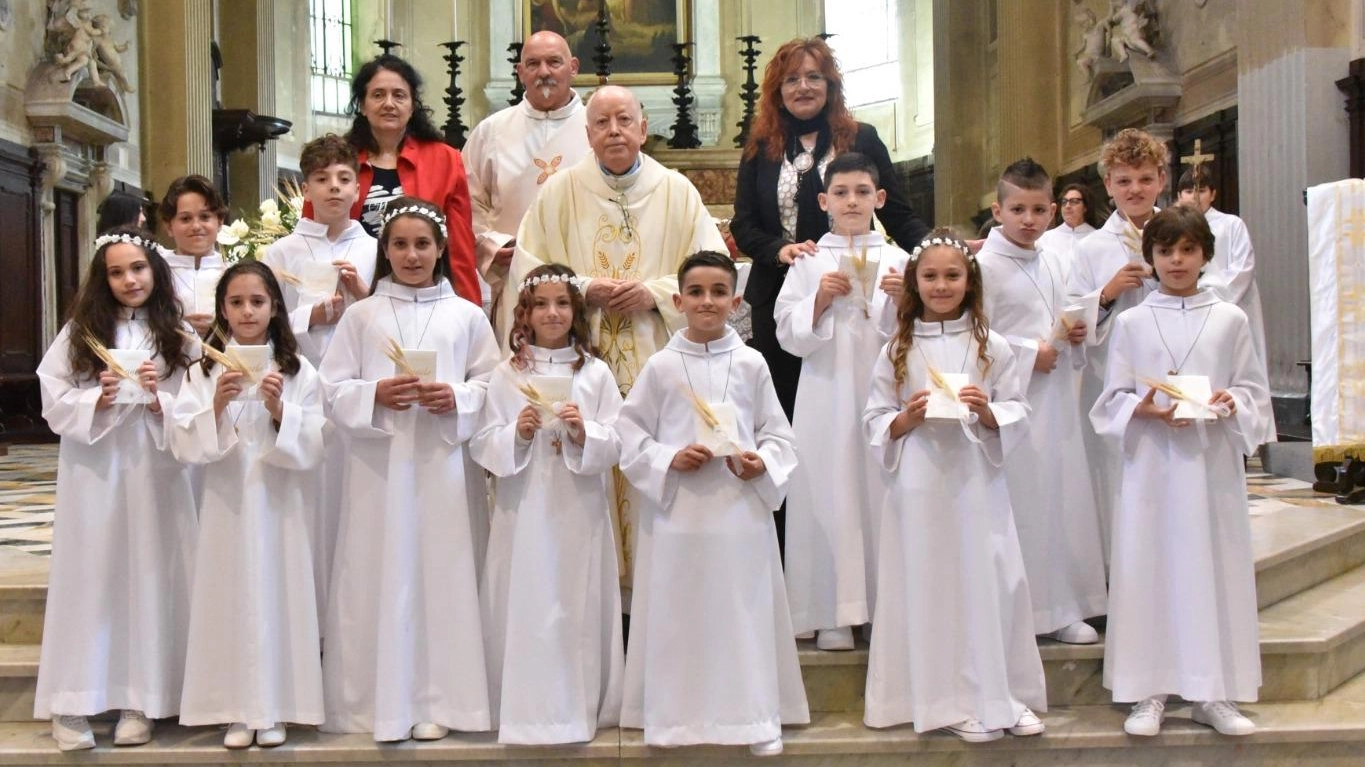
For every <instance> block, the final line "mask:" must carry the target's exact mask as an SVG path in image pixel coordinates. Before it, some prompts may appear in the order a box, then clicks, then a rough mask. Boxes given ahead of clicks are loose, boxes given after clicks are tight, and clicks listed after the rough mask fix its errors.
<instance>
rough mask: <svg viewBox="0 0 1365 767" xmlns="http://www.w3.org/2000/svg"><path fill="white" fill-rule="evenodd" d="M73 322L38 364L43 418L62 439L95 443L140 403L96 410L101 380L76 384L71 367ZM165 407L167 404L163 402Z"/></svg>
mask: <svg viewBox="0 0 1365 767" xmlns="http://www.w3.org/2000/svg"><path fill="white" fill-rule="evenodd" d="M69 332H70V325H67V326H65V327H63V328H62V330H61V332H60V333H58V334H57V338H56V339H55V340H54V341H53V342H52V346H50V347H48V350H47V353H46V354H44V355H43V359H42V362H40V363H38V370H37V373H38V383H39V386H40V389H41V393H42V398H43V418H44V419H46V420H47V426H48V428H49V429H51V430H52V433H54V434H56V435H57V436H59V437H61V438H62V439H71V440H75V441H76V442H79V443H81V444H84V445H93V444H95V443H96V442H98V441H99V440H100V438H101V437H103V436H104V435H106V434H108V433H109V432H110V430H112V429H113V428H114V427H115V426H117V425H118V424H119V423H120V422H122V421H123V419H125V418H129V417H132V416H133V414H134V410H135V409H136V408H139V407H141V406H139V405H114V406H112V407H109V408H105V409H104V410H98V409H96V407H95V406H96V404H98V403H99V399H100V394H101V389H100V386H99V379H98V378H96V379H95V380H94V381H82V382H80V384H78V383H75V382H74V379H75V376H74V374H73V373H72V370H71V362H70V360H71V339H70V338H69V336H68V333H69ZM163 406H164V405H163Z"/></svg>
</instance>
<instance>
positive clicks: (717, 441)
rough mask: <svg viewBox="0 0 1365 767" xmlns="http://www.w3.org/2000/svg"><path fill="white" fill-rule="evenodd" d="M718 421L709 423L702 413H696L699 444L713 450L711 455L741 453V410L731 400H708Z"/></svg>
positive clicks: (708, 404)
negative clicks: (736, 408)
mask: <svg viewBox="0 0 1365 767" xmlns="http://www.w3.org/2000/svg"><path fill="white" fill-rule="evenodd" d="M707 406H708V407H709V408H710V413H711V415H713V416H715V419H716V423H715V424H714V425H712V424H708V423H707V422H706V418H705V417H703V416H702V414H701V413H696V414H695V417H696V419H697V444H698V445H701V446H702V447H705V448H706V449H707V450H710V451H711V455H715V456H722V455H739V454H740V453H741V452H743V451H742V450H740V447H739V412H738V411H737V410H735V406H734V403H731V402H708V403H707Z"/></svg>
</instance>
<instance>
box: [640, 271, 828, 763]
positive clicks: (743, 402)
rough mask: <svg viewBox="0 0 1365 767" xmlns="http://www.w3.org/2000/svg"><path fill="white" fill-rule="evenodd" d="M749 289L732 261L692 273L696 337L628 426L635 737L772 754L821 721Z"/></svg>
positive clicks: (663, 366) (674, 356) (787, 467)
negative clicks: (799, 728)
mask: <svg viewBox="0 0 1365 767" xmlns="http://www.w3.org/2000/svg"><path fill="white" fill-rule="evenodd" d="M735 283H736V272H735V267H734V264H733V262H731V261H730V259H729V257H728V256H725V255H722V254H720V253H715V252H701V253H698V254H695V255H693V256H691V257H689V258H688V259H687V260H686V261H684V262H683V265H682V267H681V269H679V272H678V284H679V286H680V290H681V292H682V295H679V296H675V297H674V299H673V301H674V305H675V307H676V308H677V311H679V312H680V313H682V314H683V315H685V316H686V318H687V328H686V329H684V330H680V331H678V332H677V333H676V334H674V336H673V338H672V340H671V341H669V343H668V345H667V346H666V347H665V348H664V349H662V350H660V351H659V352H658V353H657V354H655V355H654V356H653V357H651V358H650V361H649V363H648V364H646V365H645V368H644V370H643V371H642V372H641V374H640V378H639V379H637V381H636V384H635V386H634V388H632V389H631V392H630V396H629V397H628V398H627V399H626V404H625V407H624V408H623V409H622V410H621V416H620V419H619V420H618V421H617V430H618V431H619V433H620V434H621V443H622V448H621V470H622V472H624V473H625V475H626V478H627V479H629V480H630V482H631V484H632V485H634V486H635V487H636V488H637V489H638V490H639V491H640V493H641V495H643V496H644V497H645V499H646V504H645V507H644V508H643V509H641V510H640V531H639V558H638V560H637V570H636V574H635V604H634V611H633V612H632V616H631V624H632V625H631V635H630V647H629V649H628V652H627V656H626V682H625V700H624V703H623V706H622V710H621V725H622V726H623V727H633V728H642V729H644V731H645V735H644V737H645V743H647V744H649V745H652V746H682V745H690V744H696V743H717V744H731V745H743V744H748V745H749V748H750V751H751V752H753V753H754V754H756V755H764V756H766V755H775V754H780V753H781V752H782V725H783V724H801V723H806V722H808V721H809V720H810V712H809V710H808V708H807V705H806V691H805V688H804V687H803V686H802V682H801V667H800V663H799V661H798V660H797V656H796V640H795V638H794V637H793V634H792V626H791V617H790V614H789V613H788V609H787V594H786V589H785V588H784V587H783V581H782V564H781V561H780V558H779V556H778V551H777V528H776V524H775V523H774V521H773V510H775V509H776V508H777V507H778V506H779V505H781V503H782V496H783V494H784V492H785V491H786V486H787V482H788V479H789V477H790V475H791V471H792V468H793V467H794V466H795V464H796V454H795V451H794V450H793V449H792V432H791V427H790V426H789V425H788V423H787V418H786V416H785V415H784V414H783V412H782V407H781V405H780V404H779V403H778V400H777V393H776V391H775V390H774V389H773V384H772V379H771V377H769V374H768V367H767V364H766V363H765V362H764V361H763V357H762V356H761V355H759V353H758V352H756V351H754V350H753V349H750V348H749V347H747V346H745V345H744V343H743V342H742V341H740V340H739V335H738V334H737V333H736V332H735V331H734V329H732V328H730V327H729V326H728V325H726V323H725V320H726V318H727V317H728V316H729V315H730V313H731V312H733V311H734V310H735V308H736V307H737V306H738V305H739V301H740V297H739V296H738V295H737V294H736V293H735ZM708 445H709V446H708ZM717 453H720V454H721V455H720V456H718V455H716V454H717ZM722 456H723V457H722Z"/></svg>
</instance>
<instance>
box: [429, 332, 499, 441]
mask: <svg viewBox="0 0 1365 767" xmlns="http://www.w3.org/2000/svg"><path fill="white" fill-rule="evenodd" d="M465 343H466V344H467V351H466V356H465V360H466V366H465V379H464V380H463V381H461V382H459V383H453V384H451V388H452V389H454V390H455V409H454V410H453V411H451V412H449V413H446V414H445V415H442V416H439V418H440V420H441V438H442V439H443V440H445V442H446V444H448V445H460V444H463V443H465V442H468V441H469V439H470V438H471V437H473V436H474V434H475V432H477V431H478V428H479V412H480V411H481V410H483V403H484V400H485V399H486V397H487V395H488V379H489V378H491V377H492V375H493V371H494V369H495V368H497V366H498V361H499V360H500V359H501V355H500V354H499V352H498V342H497V341H496V340H494V338H493V328H492V327H491V326H490V325H489V324H488V322H487V321H486V320H485V318H484V317H483V314H482V312H480V314H479V316H478V320H477V321H474V322H470V323H469V324H468V326H467V329H466V332H465ZM514 420H515V419H514Z"/></svg>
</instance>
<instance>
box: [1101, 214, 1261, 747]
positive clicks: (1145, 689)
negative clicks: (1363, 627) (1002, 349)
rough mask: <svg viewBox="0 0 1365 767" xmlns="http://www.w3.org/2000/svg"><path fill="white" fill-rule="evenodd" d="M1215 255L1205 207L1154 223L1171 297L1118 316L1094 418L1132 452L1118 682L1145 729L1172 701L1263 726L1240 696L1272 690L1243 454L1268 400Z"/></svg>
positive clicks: (1107, 678) (1136, 728)
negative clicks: (1207, 268)
mask: <svg viewBox="0 0 1365 767" xmlns="http://www.w3.org/2000/svg"><path fill="white" fill-rule="evenodd" d="M1213 248H1214V241H1213V235H1212V233H1211V232H1210V230H1209V227H1208V224H1207V222H1206V221H1205V219H1204V216H1203V215H1202V214H1201V213H1200V212H1199V211H1198V210H1194V209H1191V208H1187V207H1184V206H1177V207H1174V208H1171V209H1169V210H1165V211H1162V212H1161V213H1159V214H1158V215H1157V216H1156V218H1154V219H1152V221H1151V223H1149V224H1148V225H1147V230H1146V232H1144V234H1143V255H1144V256H1145V257H1146V259H1147V260H1148V262H1149V263H1151V264H1153V266H1154V267H1155V269H1156V273H1157V275H1158V276H1159V277H1160V280H1161V289H1160V292H1158V293H1152V294H1151V295H1149V296H1147V298H1146V299H1144V300H1143V302H1142V303H1141V304H1140V305H1138V306H1137V307H1136V308H1134V309H1131V310H1129V311H1128V312H1127V313H1125V314H1124V315H1122V316H1121V317H1119V318H1118V320H1117V322H1116V323H1115V325H1114V329H1113V333H1112V337H1111V339H1110V357H1109V370H1108V373H1107V376H1106V381H1105V389H1104V393H1103V395H1102V396H1101V397H1100V400H1099V401H1098V402H1096V403H1095V407H1094V409H1093V410H1092V411H1091V413H1090V419H1091V421H1092V422H1093V423H1094V425H1095V429H1096V431H1098V432H1100V433H1101V434H1103V435H1104V436H1105V437H1107V438H1110V439H1113V440H1114V441H1115V442H1116V443H1117V444H1118V445H1119V446H1120V447H1121V449H1122V454H1123V482H1122V492H1121V494H1120V499H1121V502H1120V504H1119V507H1118V510H1117V513H1116V515H1115V517H1114V541H1113V545H1114V550H1113V560H1112V569H1111V591H1110V610H1109V624H1108V631H1107V636H1106V642H1105V653H1104V686H1105V687H1107V688H1109V689H1110V690H1112V691H1113V694H1114V700H1115V701H1116V702H1133V701H1136V702H1137V705H1135V706H1134V707H1133V711H1132V713H1131V714H1130V715H1129V717H1128V719H1127V721H1126V722H1125V723H1124V729H1125V730H1126V731H1127V732H1128V733H1129V734H1131V735H1156V734H1157V733H1158V732H1159V731H1160V729H1161V720H1162V716H1163V713H1164V709H1165V703H1166V696H1167V695H1168V694H1175V695H1179V696H1181V697H1182V698H1184V699H1185V700H1188V701H1191V702H1192V703H1194V711H1193V719H1194V721H1195V722H1197V723H1199V724H1206V725H1209V726H1211V727H1213V728H1215V729H1217V730H1218V731H1219V732H1220V733H1222V734H1224V735H1247V734H1250V733H1251V732H1253V731H1254V730H1255V725H1253V724H1252V722H1251V720H1249V719H1247V718H1246V717H1245V716H1243V715H1242V714H1241V713H1239V712H1238V710H1237V707H1236V706H1235V705H1233V704H1232V703H1231V701H1233V700H1240V701H1254V700H1256V697H1257V689H1258V688H1259V687H1260V685H1261V656H1260V646H1259V641H1258V630H1257V628H1258V621H1257V611H1256V574H1255V563H1254V555H1253V552H1252V548H1251V522H1250V515H1249V512H1248V509H1247V499H1246V493H1245V487H1246V477H1245V474H1244V472H1243V468H1242V456H1243V455H1249V454H1251V453H1252V452H1253V451H1254V450H1255V449H1256V446H1257V445H1258V444H1259V440H1260V436H1261V434H1262V429H1263V428H1264V413H1266V412H1268V410H1269V407H1270V397H1269V393H1268V392H1267V390H1266V382H1265V373H1264V369H1263V368H1262V367H1261V365H1260V364H1259V359H1258V358H1257V357H1256V351H1255V348H1254V345H1253V343H1252V336H1251V331H1250V328H1249V327H1248V324H1247V319H1246V315H1245V314H1243V313H1242V310H1240V309H1238V308H1237V307H1236V306H1234V305H1232V304H1230V303H1227V302H1225V301H1222V300H1220V299H1219V298H1218V297H1217V295H1216V294H1215V293H1214V292H1213V291H1212V290H1210V289H1208V288H1205V289H1202V290H1200V289H1199V288H1198V285H1197V283H1198V279H1199V272H1200V269H1201V268H1203V266H1204V265H1205V264H1207V263H1208V262H1209V260H1210V259H1211V256H1212V253H1213ZM1173 375H1179V376H1194V377H1206V382H1207V388H1204V387H1200V388H1201V389H1203V395H1204V396H1195V395H1194V394H1190V393H1189V392H1187V391H1185V390H1184V389H1181V388H1180V387H1181V386H1184V387H1187V388H1189V389H1191V390H1193V389H1194V388H1195V387H1194V386H1193V385H1192V384H1190V383H1186V382H1184V381H1178V382H1177V384H1178V385H1177V386H1176V388H1174V389H1172V388H1170V387H1169V385H1168V384H1167V381H1168V376H1173ZM1159 390H1160V391H1159ZM1210 393H1211V396H1208V395H1210ZM1182 395H1183V397H1185V398H1188V399H1182V398H1181V397H1182ZM1172 397H1175V399H1172ZM1206 397H1207V398H1206ZM1177 406H1179V407H1181V408H1182V409H1184V410H1188V413H1178V412H1177ZM1191 418H1192V419H1193V420H1190V419H1191Z"/></svg>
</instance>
